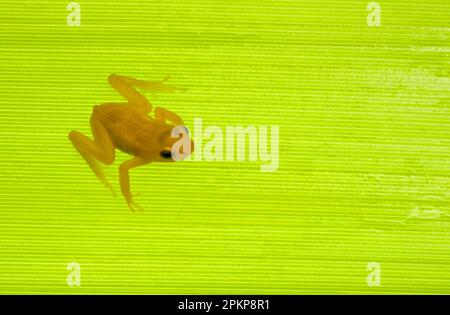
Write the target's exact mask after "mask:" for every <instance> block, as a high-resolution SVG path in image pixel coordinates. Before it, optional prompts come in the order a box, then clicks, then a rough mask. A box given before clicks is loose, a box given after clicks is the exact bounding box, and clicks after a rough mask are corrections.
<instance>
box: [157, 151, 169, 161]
mask: <svg viewBox="0 0 450 315" xmlns="http://www.w3.org/2000/svg"><path fill="white" fill-rule="evenodd" d="M159 155H160V156H161V157H162V158H164V159H170V158H171V157H172V152H170V151H169V150H162V151H161V153H159Z"/></svg>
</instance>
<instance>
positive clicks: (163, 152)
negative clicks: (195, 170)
mask: <svg viewBox="0 0 450 315" xmlns="http://www.w3.org/2000/svg"><path fill="white" fill-rule="evenodd" d="M170 127H171V128H169V129H168V130H166V131H165V132H163V133H162V134H161V135H160V137H159V142H160V150H159V157H158V161H159V162H175V161H179V160H183V159H185V158H187V157H188V156H189V155H191V153H192V152H193V151H194V142H193V141H192V139H191V137H190V134H189V129H187V128H186V127H185V126H170Z"/></svg>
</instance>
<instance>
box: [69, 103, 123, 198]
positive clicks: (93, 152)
mask: <svg viewBox="0 0 450 315" xmlns="http://www.w3.org/2000/svg"><path fill="white" fill-rule="evenodd" d="M91 129H92V134H93V138H94V140H92V139H90V138H88V137H87V136H85V135H84V134H82V133H81V132H78V131H71V132H70V133H69V139H70V141H72V144H73V146H74V147H75V149H77V151H78V152H79V153H80V154H81V156H82V157H83V158H84V160H85V161H86V163H87V164H88V165H89V166H90V167H91V169H92V171H93V172H94V173H95V175H96V176H97V178H98V179H99V180H100V181H101V182H102V183H103V184H104V185H105V186H106V187H107V188H108V189H109V190H111V192H112V194H113V195H114V196H116V194H115V193H114V191H113V189H112V186H111V184H110V183H109V181H108V180H107V179H106V176H105V173H104V172H103V169H102V167H101V165H99V163H98V161H100V162H102V163H104V164H106V165H111V164H112V163H113V162H114V160H115V151H114V150H115V148H114V143H113V141H112V140H111V137H110V136H109V134H108V131H107V130H106V128H105V127H104V126H103V125H102V123H101V122H100V120H99V119H98V115H97V113H96V106H94V110H93V113H92V116H91Z"/></svg>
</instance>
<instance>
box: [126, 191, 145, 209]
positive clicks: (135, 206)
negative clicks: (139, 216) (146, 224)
mask: <svg viewBox="0 0 450 315" xmlns="http://www.w3.org/2000/svg"><path fill="white" fill-rule="evenodd" d="M139 195H140V194H139V193H136V194H132V196H130V197H128V198H127V204H128V207H129V208H130V210H131V211H133V212H136V210H138V211H140V212H143V211H144V209H143V208H142V207H141V206H140V205H138V204H137V203H136V202H134V200H133V197H134V196H139Z"/></svg>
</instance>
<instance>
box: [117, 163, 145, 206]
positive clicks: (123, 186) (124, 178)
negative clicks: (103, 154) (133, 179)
mask: <svg viewBox="0 0 450 315" xmlns="http://www.w3.org/2000/svg"><path fill="white" fill-rule="evenodd" d="M148 163H150V162H149V161H148V160H145V159H143V158H141V157H139V156H136V157H134V158H132V159H131V160H128V161H125V162H123V163H122V164H121V165H120V167H119V181H120V190H121V192H122V195H123V196H124V198H125V200H126V201H127V204H128V207H129V208H130V209H131V211H133V212H134V211H135V208H137V209H139V210H141V211H142V210H143V209H142V208H141V207H140V206H139V205H138V204H136V203H135V202H134V201H133V197H132V195H131V192H130V175H129V170H130V169H131V168H134V167H138V166H141V165H145V164H148Z"/></svg>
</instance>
